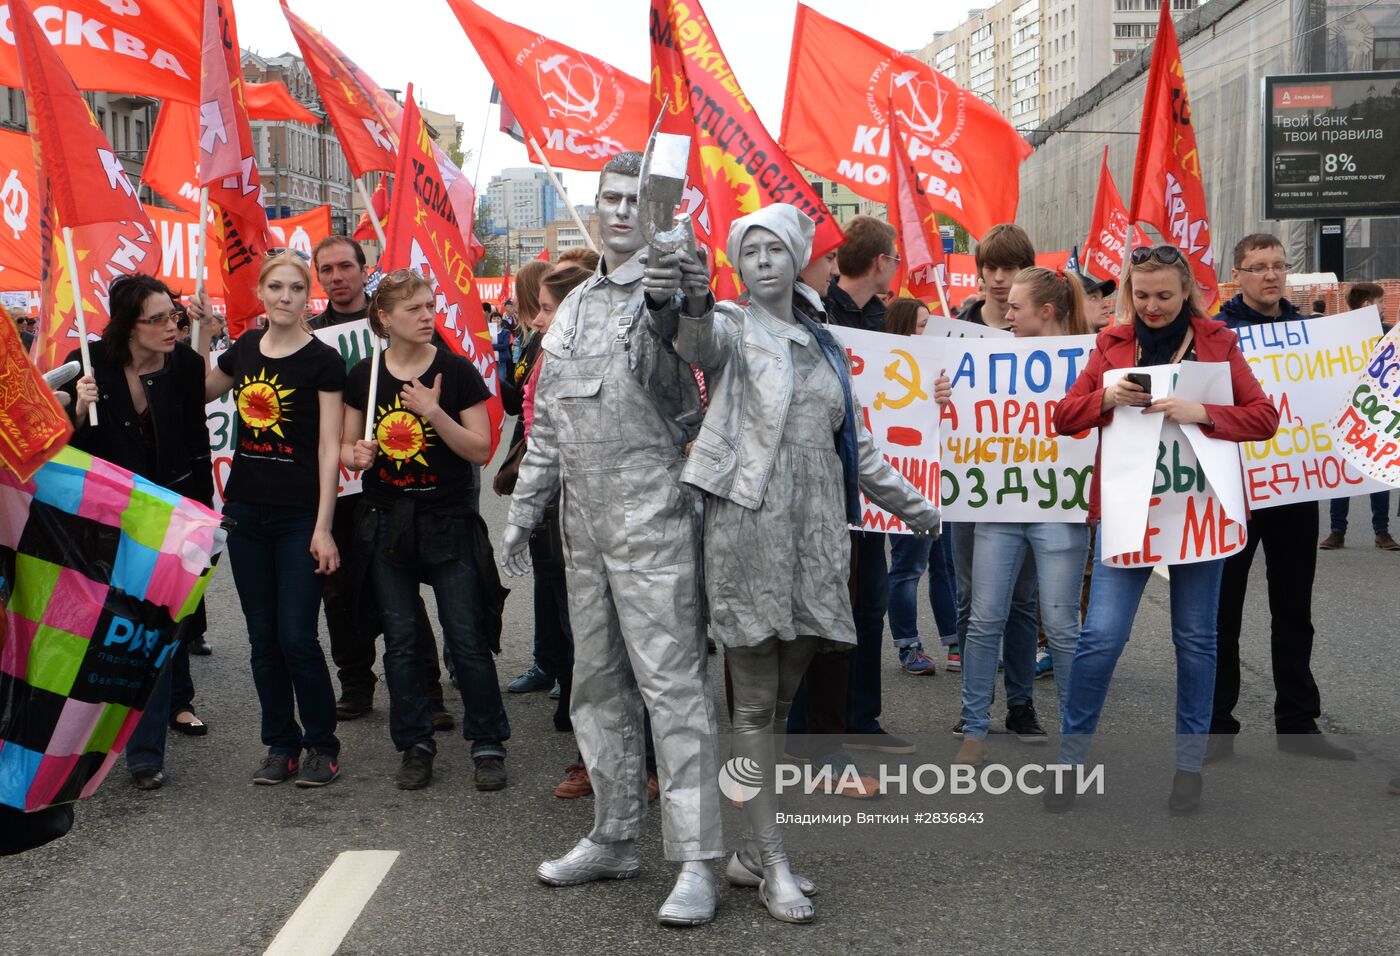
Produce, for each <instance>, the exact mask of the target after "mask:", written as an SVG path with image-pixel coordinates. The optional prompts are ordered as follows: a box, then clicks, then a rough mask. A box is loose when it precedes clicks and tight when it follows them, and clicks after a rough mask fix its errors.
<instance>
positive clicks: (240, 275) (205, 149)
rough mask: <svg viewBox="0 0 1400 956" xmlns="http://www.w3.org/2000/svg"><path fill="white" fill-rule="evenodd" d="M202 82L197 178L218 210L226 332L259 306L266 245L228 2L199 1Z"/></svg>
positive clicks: (260, 191)
mask: <svg viewBox="0 0 1400 956" xmlns="http://www.w3.org/2000/svg"><path fill="white" fill-rule="evenodd" d="M204 17H205V19H204V60H203V71H204V72H203V83H202V86H201V94H200V105H199V182H200V185H201V186H207V187H208V188H209V201H210V203H212V204H213V205H214V206H216V207H217V208H218V210H219V227H218V236H219V247H220V249H219V268H220V269H221V271H222V272H223V282H224V300H225V316H226V318H227V319H228V331H229V335H230V336H232V337H234V338H237V337H238V336H239V334H241V333H242V331H243V329H244V327H245V326H246V325H247V324H248V322H249V321H250V320H252V319H254V318H256V317H257V316H259V315H261V314H262V312H263V307H262V303H261V302H260V301H259V300H258V294H257V284H258V270H259V269H261V267H262V262H261V260H262V258H263V255H264V254H265V253H266V252H267V250H268V249H270V248H272V236H271V234H270V233H269V232H268V228H267V210H266V209H265V208H263V189H262V177H261V176H260V175H259V174H258V162H257V151H256V150H255V149H254V147H253V133H252V130H251V129H250V128H249V127H248V112H247V108H246V107H245V106H244V104H243V67H242V64H241V56H240V52H239V51H240V49H241V48H240V47H239V45H238V26H237V24H236V23H235V22H234V19H233V7H232V6H231V5H230V0H204Z"/></svg>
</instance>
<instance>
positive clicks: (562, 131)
mask: <svg viewBox="0 0 1400 956" xmlns="http://www.w3.org/2000/svg"><path fill="white" fill-rule="evenodd" d="M447 3H448V6H450V7H451V8H452V12H453V13H455V14H457V21H458V22H459V23H461V24H462V29H463V30H464V31H466V34H467V39H469V40H470V41H471V43H472V46H474V47H476V52H477V54H478V55H479V56H480V57H481V62H482V63H484V64H485V65H486V70H487V72H488V73H490V74H491V79H493V80H494V81H495V82H496V86H497V87H499V88H500V92H501V100H502V107H501V117H502V120H501V122H502V125H503V127H504V124H505V114H506V112H507V110H506V107H505V105H504V104H505V103H509V104H510V110H509V111H510V112H511V113H513V114H514V120H515V121H516V122H518V123H519V124H520V126H521V128H522V129H523V130H524V132H525V134H527V135H528V136H533V137H534V138H535V141H536V142H538V143H539V145H540V149H541V150H543V152H544V154H545V157H546V158H547V159H548V160H549V162H550V163H551V164H552V165H554V166H557V167H559V168H562V169H586V170H593V169H602V168H603V164H604V163H606V162H607V161H608V157H610V156H613V155H615V154H616V153H620V152H622V151H623V150H624V149H641V148H643V147H644V146H646V142H647V132H648V130H647V125H646V121H647V108H646V101H647V88H646V84H645V83H643V82H642V81H641V80H639V79H637V78H636V77H634V76H629V75H627V74H626V73H623V72H622V71H621V70H618V69H615V68H614V67H613V66H611V65H610V64H607V63H604V62H603V61H602V60H600V59H598V58H597V57H592V56H589V55H588V54H587V53H580V52H579V51H578V50H575V49H574V48H573V47H571V46H565V45H564V44H563V43H559V42H557V41H555V40H551V39H549V38H548V37H546V36H543V35H541V34H538V33H536V32H535V31H534V30H527V29H526V28H524V27H521V26H517V25H515V24H514V23H510V22H508V21H506V20H502V19H501V18H499V17H496V16H493V15H492V14H490V13H488V12H487V11H486V10H484V9H482V8H481V7H480V6H479V5H477V4H476V3H473V2H472V0H447ZM530 159H531V161H534V160H535V155H534V153H533V151H531V153H530Z"/></svg>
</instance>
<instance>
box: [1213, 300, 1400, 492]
mask: <svg viewBox="0 0 1400 956" xmlns="http://www.w3.org/2000/svg"><path fill="white" fill-rule="evenodd" d="M1236 332H1237V334H1238V335H1239V337H1240V348H1241V349H1242V350H1243V351H1244V356H1245V361H1247V362H1248V363H1249V366H1250V369H1251V371H1253V372H1254V375H1255V377H1256V378H1258V379H1259V382H1260V384H1261V385H1263V386H1264V393H1265V394H1266V395H1268V396H1269V398H1270V399H1271V400H1272V401H1273V403H1274V405H1275V406H1276V407H1277V408H1278V418H1279V422H1278V431H1277V432H1276V433H1275V434H1274V437H1273V438H1271V439H1269V440H1268V441H1265V442H1244V443H1243V444H1241V446H1240V452H1241V454H1242V455H1243V457H1244V487H1245V493H1246V494H1247V495H1248V497H1249V506H1250V508H1252V509H1259V508H1272V507H1275V506H1276V505H1284V504H1292V503H1294V502H1300V501H1317V500H1320V499H1327V498H1341V497H1348V496H1351V495H1359V494H1364V493H1367V492H1372V491H1382V490H1384V488H1385V486H1384V485H1382V484H1381V483H1380V482H1378V481H1375V480H1373V479H1372V478H1369V477H1367V473H1366V469H1364V468H1360V467H1358V466H1357V465H1355V464H1353V463H1351V462H1350V461H1348V459H1347V456H1346V455H1344V454H1343V450H1342V447H1341V446H1342V445H1343V444H1344V443H1342V442H1339V441H1338V440H1337V439H1335V438H1334V437H1333V434H1332V425H1333V423H1334V421H1335V420H1336V414H1337V409H1338V407H1340V406H1341V405H1342V403H1343V402H1346V401H1348V400H1349V398H1350V396H1351V394H1352V391H1353V389H1354V388H1355V385H1356V375H1357V374H1358V373H1360V372H1361V371H1362V370H1363V369H1365V367H1366V358H1367V356H1368V355H1370V354H1371V349H1372V348H1373V346H1374V344H1375V342H1376V340H1377V339H1379V338H1380V335H1381V324H1380V315H1379V313H1377V312H1376V310H1375V308H1374V307H1368V308H1365V309H1360V310H1358V311H1355V312H1346V313H1343V314H1341V315H1329V316H1323V317H1321V318H1316V319H1301V320H1298V321H1294V322H1271V323H1268V324H1261V325H1245V326H1241V327H1240V328H1239V329H1237V330H1236Z"/></svg>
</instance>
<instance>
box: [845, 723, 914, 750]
mask: <svg viewBox="0 0 1400 956" xmlns="http://www.w3.org/2000/svg"><path fill="white" fill-rule="evenodd" d="M841 742H842V743H843V744H845V745H846V746H847V747H849V748H850V749H851V750H875V751H878V752H880V753H882V754H911V753H913V752H914V745H913V744H911V743H910V742H909V741H907V740H905V739H904V738H903V737H896V736H895V735H894V734H892V733H890V732H889V731H888V730H885V729H883V728H881V729H879V730H876V731H875V732H874V733H873V734H846V735H845V737H843V738H842V741H841Z"/></svg>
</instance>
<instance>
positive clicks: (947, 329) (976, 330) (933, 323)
mask: <svg viewBox="0 0 1400 956" xmlns="http://www.w3.org/2000/svg"><path fill="white" fill-rule="evenodd" d="M924 335H931V336H935V337H942V338H948V339H1009V338H1011V331H1010V330H1009V329H994V328H992V327H991V326H990V325H978V324H977V323H976V322H964V321H963V320H962V319H949V318H945V317H944V316H941V315H930V316H929V317H928V325H926V326H924Z"/></svg>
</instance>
